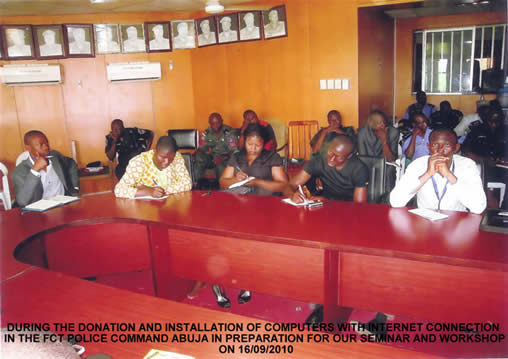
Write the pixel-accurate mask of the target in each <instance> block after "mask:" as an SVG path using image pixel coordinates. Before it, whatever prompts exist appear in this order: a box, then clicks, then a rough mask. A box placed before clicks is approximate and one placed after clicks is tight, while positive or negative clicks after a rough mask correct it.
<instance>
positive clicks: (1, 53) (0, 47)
mask: <svg viewBox="0 0 508 359" xmlns="http://www.w3.org/2000/svg"><path fill="white" fill-rule="evenodd" d="M1 32H2V28H1V27H0V60H3V59H4V39H3V38H2V36H1V35H2V33H1Z"/></svg>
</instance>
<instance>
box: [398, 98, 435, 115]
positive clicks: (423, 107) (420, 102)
mask: <svg viewBox="0 0 508 359" xmlns="http://www.w3.org/2000/svg"><path fill="white" fill-rule="evenodd" d="M436 111H437V109H436V106H434V105H432V104H430V103H427V94H426V93H425V92H423V91H417V92H416V103H414V104H412V105H411V106H409V107H408V108H407V110H406V113H405V114H404V116H403V117H402V119H403V120H409V119H410V118H411V115H413V114H415V113H416V112H422V113H423V114H424V115H425V116H426V117H427V118H430V116H431V115H432V114H433V113H434V112H436Z"/></svg>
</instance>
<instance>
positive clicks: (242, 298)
mask: <svg viewBox="0 0 508 359" xmlns="http://www.w3.org/2000/svg"><path fill="white" fill-rule="evenodd" d="M250 298H251V292H250V290H243V289H242V290H241V291H240V294H238V304H245V303H247V302H249V301H250Z"/></svg>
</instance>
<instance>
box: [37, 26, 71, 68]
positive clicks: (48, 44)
mask: <svg viewBox="0 0 508 359" xmlns="http://www.w3.org/2000/svg"><path fill="white" fill-rule="evenodd" d="M32 28H33V33H34V42H35V54H36V56H37V59H38V60H43V59H61V58H64V57H65V46H64V36H63V28H62V25H33V26H32Z"/></svg>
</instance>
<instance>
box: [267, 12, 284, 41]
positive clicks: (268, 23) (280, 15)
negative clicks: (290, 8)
mask: <svg viewBox="0 0 508 359" xmlns="http://www.w3.org/2000/svg"><path fill="white" fill-rule="evenodd" d="M271 11H276V12H277V17H278V22H279V23H283V30H284V33H283V34H279V33H280V32H277V31H275V32H276V33H277V34H275V35H267V29H268V28H267V26H271V27H272V25H271V24H270V18H269V17H270V12H271ZM278 26H281V25H278ZM272 28H273V27H272ZM276 28H277V27H276ZM268 33H269V34H270V32H268ZM287 36H288V23H287V16H286V5H280V6H274V7H272V8H271V9H268V10H264V11H263V38H264V39H265V40H271V39H278V38H281V37H287Z"/></svg>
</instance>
